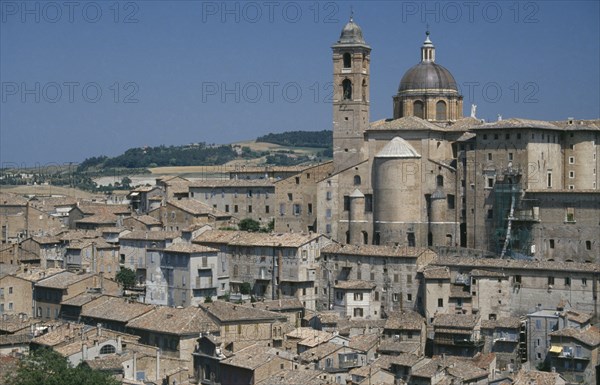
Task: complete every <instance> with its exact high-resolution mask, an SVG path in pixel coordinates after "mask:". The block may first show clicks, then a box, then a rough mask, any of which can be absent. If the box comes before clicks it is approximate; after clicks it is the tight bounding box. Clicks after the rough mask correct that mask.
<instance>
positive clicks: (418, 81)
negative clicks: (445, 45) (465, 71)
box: [398, 31, 458, 93]
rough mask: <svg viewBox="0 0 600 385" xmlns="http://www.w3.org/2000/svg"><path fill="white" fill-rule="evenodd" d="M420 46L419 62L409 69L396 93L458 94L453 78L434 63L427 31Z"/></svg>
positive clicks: (448, 72)
mask: <svg viewBox="0 0 600 385" xmlns="http://www.w3.org/2000/svg"><path fill="white" fill-rule="evenodd" d="M425 35H426V38H425V41H424V42H423V45H422V46H421V62H420V63H419V64H417V65H416V66H413V67H412V68H410V69H409V70H408V71H406V73H405V74H404V76H402V80H400V86H399V87H398V93H400V92H403V91H409V90H411V91H412V90H442V89H443V90H453V91H456V92H458V86H457V85H456V80H454V76H452V74H451V73H450V71H448V70H447V69H446V68H444V67H442V66H441V65H439V64H436V63H435V46H434V45H433V43H432V42H431V40H430V39H429V31H427V32H425Z"/></svg>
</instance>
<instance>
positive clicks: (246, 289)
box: [240, 282, 252, 294]
mask: <svg viewBox="0 0 600 385" xmlns="http://www.w3.org/2000/svg"><path fill="white" fill-rule="evenodd" d="M251 291H252V285H250V283H249V282H243V283H242V284H241V285H240V293H241V294H250V292H251Z"/></svg>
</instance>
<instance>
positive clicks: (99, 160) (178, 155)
mask: <svg viewBox="0 0 600 385" xmlns="http://www.w3.org/2000/svg"><path fill="white" fill-rule="evenodd" d="M237 156H238V153H237V152H236V151H235V150H234V149H233V148H232V147H231V146H229V145H220V146H209V145H206V144H205V143H198V144H193V145H186V146H168V147H167V146H158V147H141V148H140V147H137V148H130V149H129V150H127V151H125V152H124V153H123V154H121V155H118V156H115V157H112V158H109V157H106V156H98V157H91V158H87V159H86V160H84V161H83V162H81V164H80V165H79V167H78V171H87V170H90V169H94V168H128V169H131V168H150V167H163V166H209V165H220V164H224V163H227V162H229V161H230V160H233V159H235V158H236V157H237Z"/></svg>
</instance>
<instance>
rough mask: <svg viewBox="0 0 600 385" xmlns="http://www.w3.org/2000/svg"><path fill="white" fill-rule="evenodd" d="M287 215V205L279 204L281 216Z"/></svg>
mask: <svg viewBox="0 0 600 385" xmlns="http://www.w3.org/2000/svg"><path fill="white" fill-rule="evenodd" d="M284 214H285V203H280V204H279V215H284Z"/></svg>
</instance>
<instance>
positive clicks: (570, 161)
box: [569, 156, 575, 164]
mask: <svg viewBox="0 0 600 385" xmlns="http://www.w3.org/2000/svg"><path fill="white" fill-rule="evenodd" d="M569 164H575V157H574V156H570V157H569Z"/></svg>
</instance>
